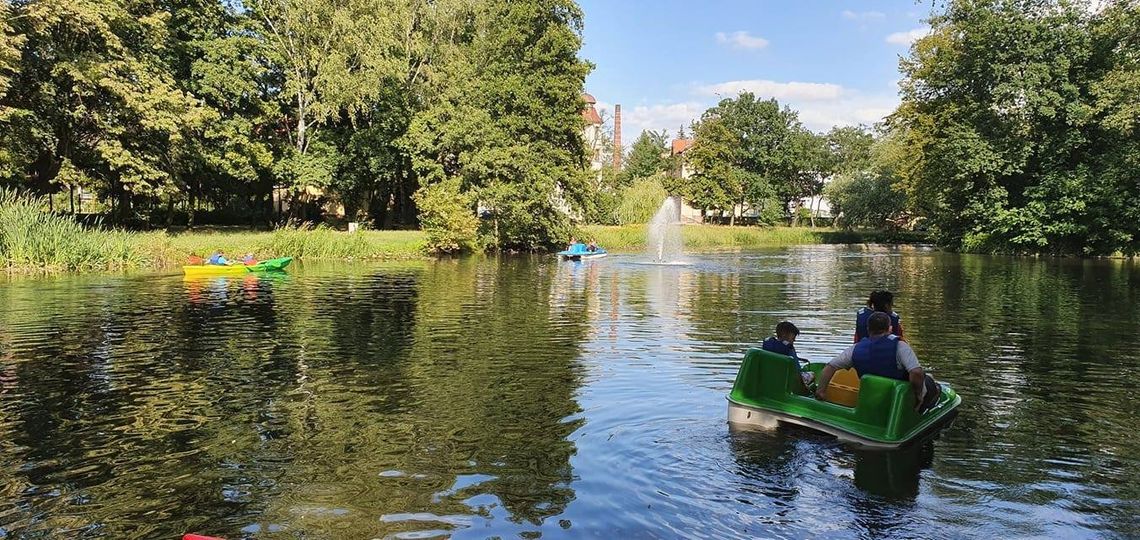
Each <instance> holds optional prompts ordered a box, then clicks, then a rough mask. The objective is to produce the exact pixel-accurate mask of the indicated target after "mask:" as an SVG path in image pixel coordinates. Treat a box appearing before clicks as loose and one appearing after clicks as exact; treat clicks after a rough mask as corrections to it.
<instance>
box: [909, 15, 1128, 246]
mask: <svg viewBox="0 0 1140 540" xmlns="http://www.w3.org/2000/svg"><path fill="white" fill-rule="evenodd" d="M1138 20H1140V10H1138V9H1137V6H1136V4H1135V2H1130V1H1119V2H1110V3H1109V4H1108V5H1107V6H1105V8H1104V9H1101V10H1099V11H1098V10H1086V9H1084V7H1083V6H1082V5H1080V4H1078V3H1069V2H1062V1H1054V0H1022V1H1008V0H958V1H952V2H949V3H948V4H947V5H946V8H945V10H944V11H943V12H942V13H939V14H937V15H936V16H934V17H933V18H932V20H931V27H932V31H931V34H930V35H929V36H927V37H926V38H923V39H921V40H919V41H918V42H916V43H915V45H914V47H913V49H912V50H911V53H910V56H909V57H908V58H905V59H904V60H903V61H902V63H901V68H902V71H903V74H904V75H905V79H904V80H903V82H902V97H903V101H902V104H901V105H900V106H899V109H898V111H896V113H895V114H894V115H893V117H892V119H891V124H892V132H893V133H894V136H896V137H898V141H897V142H898V144H901V145H902V146H903V147H905V150H904V151H902V152H896V153H895V154H896V156H897V155H904V156H906V157H905V158H904V159H901V160H898V161H896V163H897V164H898V167H897V170H898V174H899V178H900V180H901V181H902V185H903V186H904V188H905V190H906V191H907V193H908V194H910V196H911V197H912V201H913V206H914V209H915V210H916V211H918V212H919V213H921V214H924V215H927V216H929V217H930V220H931V224H932V226H933V229H934V231H935V233H936V237H937V239H938V240H939V242H940V243H942V244H943V245H945V246H948V247H950V248H953V249H966V250H984V251H1011V252H1028V253H1053V254H1081V255H1098V254H1112V253H1114V252H1117V251H1120V252H1124V253H1129V254H1131V253H1137V252H1138V251H1140V182H1138V181H1137V180H1138V178H1140V177H1138V176H1137V172H1136V171H1137V168H1136V164H1137V163H1136V158H1135V156H1136V155H1137V151H1138V150H1140V145H1138V143H1137V139H1136V138H1135V136H1134V131H1133V130H1134V126H1135V120H1136V118H1137V111H1138V110H1140V108H1138V107H1137V105H1136V104H1137V101H1136V95H1137V93H1136V90H1137V89H1138V88H1140V85H1138V81H1140V78H1138V77H1137V73H1138V65H1137V57H1136V52H1135V51H1136V50H1137V49H1136V44H1137V41H1136V40H1137V38H1136V36H1137V32H1136V29H1137V24H1138Z"/></svg>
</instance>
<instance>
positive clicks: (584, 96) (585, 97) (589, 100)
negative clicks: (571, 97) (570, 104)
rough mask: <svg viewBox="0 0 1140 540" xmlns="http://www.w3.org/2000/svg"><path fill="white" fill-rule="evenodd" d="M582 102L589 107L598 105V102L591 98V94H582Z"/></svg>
mask: <svg viewBox="0 0 1140 540" xmlns="http://www.w3.org/2000/svg"><path fill="white" fill-rule="evenodd" d="M582 100H583V101H585V102H586V103H587V104H589V105H595V104H597V103H598V100H596V99H594V96H591V95H590V94H582Z"/></svg>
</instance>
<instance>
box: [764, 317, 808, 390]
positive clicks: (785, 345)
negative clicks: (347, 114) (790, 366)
mask: <svg viewBox="0 0 1140 540" xmlns="http://www.w3.org/2000/svg"><path fill="white" fill-rule="evenodd" d="M799 335H800V329H799V328H796V325H794V324H792V323H790V322H788V321H784V322H781V323H780V324H777V325H776V335H774V336H769V337H768V339H765V340H764V343H761V344H760V348H761V349H764V350H765V351H768V352H774V353H776V354H782V355H784V356H790V357H792V359H794V360H795V361H797V362H799V361H800V357H799V356H796V337H797V336H799ZM814 377H815V374H814V373H810V372H803V371H801V372H800V378H802V379H803V380H804V384H811V381H812V378H814Z"/></svg>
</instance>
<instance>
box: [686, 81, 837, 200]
mask: <svg viewBox="0 0 1140 540" xmlns="http://www.w3.org/2000/svg"><path fill="white" fill-rule="evenodd" d="M694 134H695V141H694V145H693V148H692V149H691V150H689V151H688V154H689V158H688V159H689V163H690V165H691V166H692V168H693V170H694V171H695V175H694V176H695V177H696V182H694V183H693V185H692V186H691V188H689V191H691V192H692V193H690V194H688V195H690V197H689V198H690V199H691V200H693V201H696V202H697V204H698V205H701V206H704V205H708V206H704V207H706V208H718V209H729V210H731V208H732V207H733V206H734V205H738V204H739V205H741V206H744V205H749V204H750V205H753V206H756V207H759V208H761V210H762V214H765V215H769V216H770V215H772V214H771V212H773V211H775V212H776V213H782V211H781V210H779V209H778V208H779V207H780V205H782V207H783V208H787V206H788V205H789V204H790V203H793V202H798V200H799V198H800V197H804V196H809V195H813V194H816V193H818V191H819V189H820V187H821V186H822V174H821V171H823V170H824V166H825V162H824V161H823V156H824V147H823V145H822V143H821V141H820V140H819V139H818V138H817V137H816V136H815V135H813V134H812V133H811V132H809V131H807V130H806V129H805V128H804V127H803V125H802V124H801V123H800V121H799V118H798V115H797V114H796V112H795V111H793V110H791V109H790V108H788V107H781V106H780V104H779V103H778V102H777V101H776V100H774V99H769V100H760V99H757V98H756V96H754V95H753V94H751V93H749V92H744V93H742V94H740V95H739V96H737V97H735V98H728V99H724V100H721V101H720V103H718V104H717V105H716V106H715V107H713V108H711V109H709V110H707V111H705V113H704V114H703V115H702V116H701V121H700V122H699V123H698V124H697V125H696V126H695V131H694Z"/></svg>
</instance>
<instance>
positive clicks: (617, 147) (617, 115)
mask: <svg viewBox="0 0 1140 540" xmlns="http://www.w3.org/2000/svg"><path fill="white" fill-rule="evenodd" d="M614 169H615V170H618V171H620V170H621V104H618V105H614Z"/></svg>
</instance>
